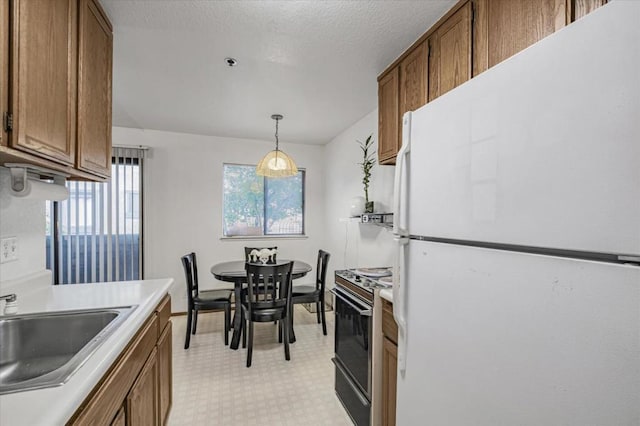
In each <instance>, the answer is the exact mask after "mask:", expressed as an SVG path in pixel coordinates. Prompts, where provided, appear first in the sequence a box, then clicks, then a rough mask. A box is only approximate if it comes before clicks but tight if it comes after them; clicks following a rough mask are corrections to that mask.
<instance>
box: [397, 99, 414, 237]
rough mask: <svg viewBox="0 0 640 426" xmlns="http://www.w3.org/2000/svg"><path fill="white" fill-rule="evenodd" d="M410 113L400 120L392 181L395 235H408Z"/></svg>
mask: <svg viewBox="0 0 640 426" xmlns="http://www.w3.org/2000/svg"><path fill="white" fill-rule="evenodd" d="M411 114H412V113H411V111H408V112H406V113H405V114H404V117H403V118H402V147H401V148H400V151H399V152H398V155H397V156H396V172H395V175H394V179H393V217H394V220H393V233H394V234H395V235H403V236H407V235H409V230H408V229H407V217H406V216H407V213H406V208H407V187H406V184H405V182H407V181H408V179H407V177H405V174H406V173H407V167H406V161H407V156H408V155H409V152H411Z"/></svg>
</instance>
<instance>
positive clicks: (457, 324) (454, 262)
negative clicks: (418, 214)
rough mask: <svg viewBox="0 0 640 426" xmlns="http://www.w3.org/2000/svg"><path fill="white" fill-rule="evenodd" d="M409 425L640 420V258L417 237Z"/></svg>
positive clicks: (405, 388) (400, 411) (412, 255)
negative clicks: (627, 260)
mask: <svg viewBox="0 0 640 426" xmlns="http://www.w3.org/2000/svg"><path fill="white" fill-rule="evenodd" d="M406 262H407V270H408V271H409V276H408V278H407V280H408V284H409V285H408V286H407V287H406V288H405V291H406V292H407V294H406V297H405V301H406V303H407V306H406V309H405V310H406V312H407V330H406V333H407V335H406V343H407V356H406V374H404V375H401V374H398V388H397V392H398V393H397V395H398V398H397V424H398V425H418V424H421V425H426V424H430V425H448V426H457V425H474V426H484V425H486V426H494V425H520V426H527V425H531V426H539V425H576V426H578V425H579V426H584V425H632V424H633V425H635V424H640V405H639V404H638V401H639V400H640V358H639V357H638V355H639V354H640V313H639V310H638V309H639V308H638V307H639V306H640V267H637V266H627V265H616V264H608V263H600V262H590V261H583V260H576V259H565V258H556V257H550V256H540V255H531V254H522V253H515V252H508V251H499V250H490V249H482V248H476V247H464V246H456V245H451V244H438V243H431V242H423V241H414V240H412V241H411V242H410V243H409V248H408V252H407V259H406Z"/></svg>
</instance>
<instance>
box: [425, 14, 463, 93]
mask: <svg viewBox="0 0 640 426" xmlns="http://www.w3.org/2000/svg"><path fill="white" fill-rule="evenodd" d="M471 8H472V6H471V2H468V3H466V4H465V5H464V6H462V7H461V8H460V10H458V11H457V12H456V13H454V14H453V15H451V17H449V18H448V19H447V20H446V21H444V22H443V23H442V25H440V26H439V27H438V29H437V30H436V31H435V32H434V33H433V34H432V35H431V37H429V41H428V42H429V101H432V100H433V99H435V98H437V97H438V96H441V95H443V94H445V93H447V92H448V91H449V90H451V89H453V88H454V87H456V86H459V85H460V84H462V83H464V82H465V81H467V80H469V79H470V78H471V26H472V25H471V16H472V9H471Z"/></svg>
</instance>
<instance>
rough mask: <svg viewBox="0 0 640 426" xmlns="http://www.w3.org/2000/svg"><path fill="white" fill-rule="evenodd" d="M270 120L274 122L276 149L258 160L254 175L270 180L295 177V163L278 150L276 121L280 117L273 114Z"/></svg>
mask: <svg viewBox="0 0 640 426" xmlns="http://www.w3.org/2000/svg"><path fill="white" fill-rule="evenodd" d="M271 118H272V119H274V120H276V149H274V150H273V151H271V152H269V153H268V154H267V155H265V156H264V158H263V159H262V160H260V162H259V163H258V165H257V166H256V174H257V175H258V176H267V177H272V178H279V177H287V176H295V175H296V174H298V167H297V166H296V163H295V162H294V161H293V159H292V158H291V157H289V156H288V155H287V154H285V153H284V152H282V151H280V149H279V148H278V121H280V120H282V115H280V114H273V115H272V116H271Z"/></svg>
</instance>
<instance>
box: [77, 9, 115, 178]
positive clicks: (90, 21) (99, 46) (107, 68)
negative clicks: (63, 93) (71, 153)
mask: <svg viewBox="0 0 640 426" xmlns="http://www.w3.org/2000/svg"><path fill="white" fill-rule="evenodd" d="M78 13H79V27H78V28H79V31H78V35H79V37H78V52H79V53H78V61H79V62H78V155H77V162H76V167H77V168H78V169H81V170H84V171H87V172H92V173H96V174H98V175H100V176H104V177H108V176H109V175H110V174H111V68H112V66H111V62H112V59H111V58H112V50H113V35H112V29H111V24H110V23H109V21H108V20H107V18H106V15H105V14H104V12H103V11H102V9H101V7H100V5H99V4H98V3H97V2H96V1H95V0H80V10H79V12H78Z"/></svg>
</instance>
